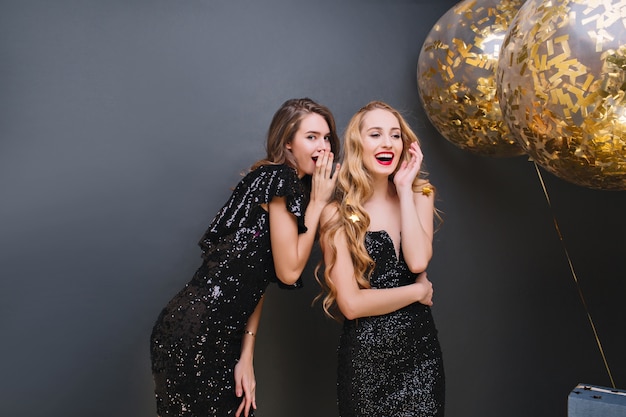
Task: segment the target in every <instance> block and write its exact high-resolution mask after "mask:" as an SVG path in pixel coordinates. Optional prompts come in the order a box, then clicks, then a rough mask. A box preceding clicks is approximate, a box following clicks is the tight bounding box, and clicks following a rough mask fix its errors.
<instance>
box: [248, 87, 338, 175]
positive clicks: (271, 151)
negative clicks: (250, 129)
mask: <svg viewBox="0 0 626 417" xmlns="http://www.w3.org/2000/svg"><path fill="white" fill-rule="evenodd" d="M311 113H317V114H319V115H320V116H322V117H323V118H324V120H326V123H328V128H329V129H330V138H329V139H330V149H331V150H332V151H333V152H334V153H335V158H337V157H338V153H339V136H338V135H337V129H336V127H335V118H334V117H333V114H332V113H331V112H330V110H329V109H328V108H327V107H326V106H323V105H321V104H319V103H316V102H315V101H313V100H311V99H310V98H308V97H304V98H293V99H289V100H287V101H285V102H284V103H283V104H282V105H281V106H280V108H279V109H278V110H276V113H274V117H273V118H272V122H271V123H270V127H269V129H268V131H267V141H266V143H265V151H266V153H267V155H266V156H265V158H263V159H261V160H259V161H257V162H255V163H254V164H253V165H252V167H251V168H250V169H251V170H254V169H255V168H258V167H259V166H261V165H278V164H287V165H289V166H291V167H292V168H297V165H296V161H295V159H294V157H293V154H292V153H291V151H289V150H287V148H286V147H285V145H286V144H288V143H290V142H291V141H292V140H293V138H294V135H295V134H296V132H297V131H298V129H299V128H300V122H301V121H302V119H303V118H304V117H305V116H307V115H309V114H311Z"/></svg>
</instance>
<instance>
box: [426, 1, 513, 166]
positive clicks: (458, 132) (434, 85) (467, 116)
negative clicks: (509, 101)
mask: <svg viewBox="0 0 626 417" xmlns="http://www.w3.org/2000/svg"><path fill="white" fill-rule="evenodd" d="M523 3H524V1H523V0H500V1H497V0H464V1H461V2H459V3H458V4H457V5H455V6H454V7H453V8H451V9H450V10H448V11H447V12H446V13H445V14H444V15H443V16H442V17H441V18H440V19H439V20H438V21H437V23H436V24H435V25H434V26H433V28H432V29H431V31H430V33H429V34H428V36H427V38H426V40H425V42H424V43H423V45H422V48H421V51H420V54H419V58H418V64H417V84H418V90H419V95H420V99H421V102H422V105H423V107H424V110H425V112H426V114H427V115H428V118H429V120H430V121H431V123H432V124H433V126H434V127H435V128H436V129H437V130H438V131H439V133H440V134H441V135H442V136H443V137H444V138H446V139H447V140H448V141H450V142H452V143H453V144H455V145H456V146H458V147H460V148H461V149H464V150H468V151H471V152H474V153H477V154H481V155H486V156H493V157H513V156H519V155H523V154H524V150H523V149H522V148H521V147H520V145H519V143H518V142H517V140H516V138H515V136H513V135H512V134H511V133H510V132H509V129H508V125H507V124H506V122H505V121H504V119H503V117H502V111H501V109H500V106H499V104H498V100H497V96H496V79H495V77H496V68H497V65H498V59H499V53H500V48H501V46H502V42H503V40H504V37H505V35H506V33H507V30H508V27H509V24H510V22H511V21H512V20H513V18H514V16H515V15H516V13H517V12H518V10H519V9H520V7H521V5H522V4H523Z"/></svg>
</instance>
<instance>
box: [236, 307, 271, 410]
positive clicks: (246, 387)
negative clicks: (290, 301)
mask: <svg viewBox="0 0 626 417" xmlns="http://www.w3.org/2000/svg"><path fill="white" fill-rule="evenodd" d="M264 299H265V298H264V297H262V298H261V300H259V303H258V304H257V306H256V308H255V309H254V312H253V313H252V314H251V315H250V317H249V318H248V322H247V323H246V330H245V332H244V334H243V339H242V341H241V355H240V356H239V361H238V362H237V365H235V394H236V395H237V397H241V396H243V399H242V400H241V404H240V405H239V408H238V409H237V413H236V414H235V417H239V416H240V415H241V413H242V412H243V413H244V414H243V415H244V416H246V417H247V416H248V415H249V413H250V407H252V408H253V409H255V410H256V378H255V376H254V364H253V359H254V344H255V339H256V334H257V331H258V329H259V321H260V320H261V312H262V311H263V300H264Z"/></svg>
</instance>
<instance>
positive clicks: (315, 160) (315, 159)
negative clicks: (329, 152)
mask: <svg viewBox="0 0 626 417" xmlns="http://www.w3.org/2000/svg"><path fill="white" fill-rule="evenodd" d="M317 158H319V157H318V156H314V157H312V158H311V159H312V160H313V162H317Z"/></svg>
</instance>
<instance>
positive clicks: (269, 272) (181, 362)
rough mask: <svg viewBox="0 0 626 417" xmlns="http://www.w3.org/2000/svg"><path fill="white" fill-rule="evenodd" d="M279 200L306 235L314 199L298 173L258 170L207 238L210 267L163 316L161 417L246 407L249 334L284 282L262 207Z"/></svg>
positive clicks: (158, 370) (203, 243)
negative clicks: (241, 389) (238, 370)
mask: <svg viewBox="0 0 626 417" xmlns="http://www.w3.org/2000/svg"><path fill="white" fill-rule="evenodd" d="M275 196H280V197H286V201H287V208H288V210H289V211H290V212H291V213H293V214H294V215H295V217H296V219H297V222H298V230H299V232H300V233H302V232H305V231H306V227H305V225H304V210H305V209H306V205H307V204H308V197H309V196H308V192H307V191H306V186H305V185H304V184H303V183H302V182H301V181H300V179H299V178H298V176H297V175H296V172H295V170H293V169H292V168H289V167H287V166H285V165H267V166H261V167H259V168H257V169H256V170H254V171H252V172H250V173H248V174H247V175H246V176H245V177H244V178H243V179H242V180H241V181H240V182H239V184H238V185H237V186H236V187H235V189H234V191H233V193H232V195H231V197H230V198H229V200H228V201H227V202H226V204H225V205H224V206H223V207H222V209H221V210H220V211H219V212H218V213H217V215H216V216H215V218H214V219H213V221H212V222H211V224H210V225H209V227H208V229H207V230H206V232H205V233H204V235H203V236H202V239H201V240H200V242H199V245H200V248H201V249H202V259H203V262H202V265H201V266H200V267H199V268H198V269H197V271H196V272H195V274H194V276H193V278H192V279H191V280H190V281H189V282H188V283H187V284H186V285H185V286H184V288H182V289H181V291H180V292H178V294H176V295H175V296H174V297H173V298H172V299H171V300H170V301H169V303H168V304H167V305H166V306H165V308H164V309H163V310H162V311H161V313H160V315H159V317H158V319H157V321H156V323H155V325H154V327H153V329H152V335H151V340H150V342H151V344H150V348H151V349H150V354H151V361H152V373H153V376H154V381H155V395H156V404H157V413H158V415H159V416H161V417H165V416H181V417H182V416H185V417H190V416H203V417H206V416H220V417H223V416H230V415H234V413H235V411H236V410H237V407H238V406H239V405H240V404H241V398H237V397H236V396H235V386H234V374H233V370H234V366H235V364H236V363H237V360H238V358H239V353H240V351H241V341H242V337H243V330H244V327H245V325H246V322H247V320H248V317H249V316H250V315H251V314H252V312H253V311H254V309H255V307H256V305H257V303H258V302H259V300H260V299H261V296H262V295H263V294H264V292H265V290H266V289H267V286H268V285H269V283H270V282H278V279H277V278H276V274H275V272H274V263H273V259H272V254H271V251H270V234H269V216H268V214H267V212H266V211H265V210H264V209H263V208H262V207H261V206H260V204H263V203H269V202H270V201H271V200H272V198H273V197H275ZM298 286H300V282H299V283H298V284H295V285H294V286H287V288H293V287H298Z"/></svg>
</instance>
